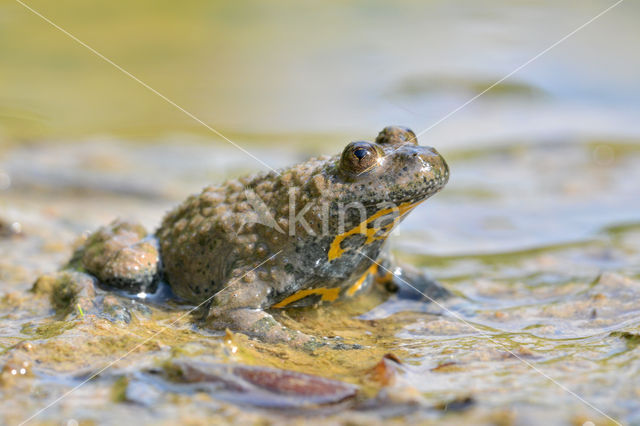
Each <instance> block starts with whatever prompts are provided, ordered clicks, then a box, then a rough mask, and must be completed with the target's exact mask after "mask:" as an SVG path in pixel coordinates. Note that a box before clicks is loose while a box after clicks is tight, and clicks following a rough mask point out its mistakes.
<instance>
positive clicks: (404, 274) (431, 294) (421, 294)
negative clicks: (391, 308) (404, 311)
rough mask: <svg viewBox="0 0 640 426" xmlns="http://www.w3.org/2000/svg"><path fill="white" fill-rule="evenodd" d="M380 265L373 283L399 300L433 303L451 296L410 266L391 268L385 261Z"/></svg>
mask: <svg viewBox="0 0 640 426" xmlns="http://www.w3.org/2000/svg"><path fill="white" fill-rule="evenodd" d="M380 265H381V266H379V267H378V269H377V275H376V276H375V281H376V282H377V283H379V284H382V285H384V286H385V288H386V289H387V290H388V291H389V292H391V293H395V294H396V295H397V296H398V298H400V299H405V300H416V301H423V302H433V301H434V300H442V299H446V298H448V297H450V296H451V293H450V292H449V290H447V289H446V288H444V287H443V286H442V284H440V283H439V282H437V281H435V280H434V279H432V278H430V277H428V276H426V275H425V274H424V273H422V272H421V271H419V270H417V269H415V268H413V267H411V266H408V265H402V266H391V265H390V262H388V261H386V259H383V260H382V262H381V263H380Z"/></svg>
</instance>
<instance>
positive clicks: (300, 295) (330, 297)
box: [271, 287, 340, 308]
mask: <svg viewBox="0 0 640 426" xmlns="http://www.w3.org/2000/svg"><path fill="white" fill-rule="evenodd" d="M312 294H319V295H321V296H322V299H321V300H324V301H327V302H333V301H334V300H336V299H337V298H338V296H339V295H340V287H335V288H326V287H320V288H308V289H306V290H300V291H299V292H297V293H294V294H292V295H291V296H289V297H287V298H286V299H284V300H283V301H281V302H278V303H276V304H275V305H273V306H271V307H272V308H284V307H285V306H287V305H289V304H291V303H293V302H297V301H298V300H300V299H304V298H305V297H307V296H309V295H312Z"/></svg>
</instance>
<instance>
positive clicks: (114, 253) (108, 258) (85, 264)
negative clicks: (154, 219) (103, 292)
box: [70, 220, 160, 293]
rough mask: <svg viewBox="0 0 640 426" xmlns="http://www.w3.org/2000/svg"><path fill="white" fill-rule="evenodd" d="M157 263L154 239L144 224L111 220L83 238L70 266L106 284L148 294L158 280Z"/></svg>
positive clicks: (158, 261) (157, 257)
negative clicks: (83, 241)
mask: <svg viewBox="0 0 640 426" xmlns="http://www.w3.org/2000/svg"><path fill="white" fill-rule="evenodd" d="M159 263H160V254H159V252H158V244H157V241H156V240H155V238H153V237H148V236H147V231H146V230H145V229H144V227H142V226H141V225H139V224H133V223H129V222H125V221H122V220H115V221H113V222H112V223H111V224H109V225H107V226H104V227H102V228H100V229H98V230H97V231H96V232H94V233H93V234H91V235H90V236H89V237H88V238H87V240H86V242H85V243H84V245H83V246H82V247H80V248H79V249H78V250H76V252H75V253H74V256H73V259H72V260H71V265H70V266H72V267H77V268H80V269H84V270H86V271H87V272H89V273H91V274H92V275H94V276H95V277H97V278H98V280H100V282H101V283H103V284H106V285H108V286H112V287H115V288H118V289H121V290H126V291H128V292H131V293H139V292H148V293H150V292H153V290H154V289H155V286H156V285H157V282H158V278H159Z"/></svg>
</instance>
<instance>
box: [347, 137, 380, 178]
mask: <svg viewBox="0 0 640 426" xmlns="http://www.w3.org/2000/svg"><path fill="white" fill-rule="evenodd" d="M381 155H382V153H381V152H380V148H378V147H376V146H375V145H374V144H372V143H369V142H351V143H350V144H349V145H347V147H346V148H345V149H344V151H343V152H342V157H341V158H340V169H341V170H343V171H344V172H346V173H347V174H349V175H352V176H354V175H355V176H357V175H359V174H362V173H364V172H367V171H369V170H370V169H372V168H373V167H375V166H376V165H377V164H378V158H380V157H381Z"/></svg>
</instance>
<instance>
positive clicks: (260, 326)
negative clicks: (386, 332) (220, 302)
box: [208, 308, 362, 351]
mask: <svg viewBox="0 0 640 426" xmlns="http://www.w3.org/2000/svg"><path fill="white" fill-rule="evenodd" d="M208 323H209V325H210V326H212V327H214V328H216V329H218V330H224V329H230V330H232V331H236V332H240V333H243V334H246V335H248V336H250V337H254V338H256V339H258V340H260V341H262V342H265V343H285V344H287V345H291V346H293V347H297V348H301V349H304V350H308V351H313V350H315V349H318V348H321V347H328V348H331V349H361V348H362V346H361V345H358V344H347V343H343V342H342V341H341V339H319V338H317V337H314V336H310V335H308V334H304V333H302V332H300V331H296V330H291V329H289V328H287V327H285V326H284V325H282V324H280V323H279V322H278V321H277V320H276V319H275V318H274V317H273V316H272V315H271V314H269V313H268V312H265V311H263V310H260V309H248V308H240V309H234V310H231V311H223V312H221V313H219V314H217V315H215V316H211V317H209V320H208Z"/></svg>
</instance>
